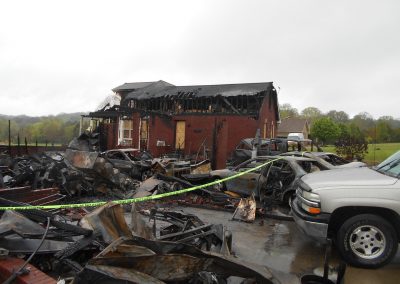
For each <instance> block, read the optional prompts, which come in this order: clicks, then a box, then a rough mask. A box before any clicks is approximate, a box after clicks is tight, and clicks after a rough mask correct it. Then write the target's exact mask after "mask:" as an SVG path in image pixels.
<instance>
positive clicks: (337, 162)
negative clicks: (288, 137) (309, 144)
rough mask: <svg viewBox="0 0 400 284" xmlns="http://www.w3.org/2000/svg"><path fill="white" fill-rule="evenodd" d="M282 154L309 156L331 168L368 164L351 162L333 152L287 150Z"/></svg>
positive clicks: (357, 166) (364, 165)
mask: <svg viewBox="0 0 400 284" xmlns="http://www.w3.org/2000/svg"><path fill="white" fill-rule="evenodd" d="M280 156H295V157H307V158H310V159H315V160H318V161H319V162H320V163H322V164H325V165H326V166H327V167H329V168H330V169H332V170H333V169H341V168H359V167H366V166H367V164H365V163H363V162H358V161H353V162H349V161H347V160H345V159H343V158H342V157H339V156H338V155H336V154H333V153H327V152H299V151H294V152H287V153H282V154H280Z"/></svg>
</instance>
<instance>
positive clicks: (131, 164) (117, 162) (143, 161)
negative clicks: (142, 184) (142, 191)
mask: <svg viewBox="0 0 400 284" xmlns="http://www.w3.org/2000/svg"><path fill="white" fill-rule="evenodd" d="M102 156H103V157H104V158H106V159H107V160H108V161H109V162H110V163H112V164H113V166H114V167H115V168H117V169H119V170H120V171H121V172H123V173H126V174H128V175H129V176H130V177H132V178H134V179H138V180H142V181H143V180H146V179H147V178H149V177H150V176H151V175H152V172H151V160H152V156H151V155H150V154H149V153H148V152H144V151H141V150H138V149H133V148H127V149H113V150H108V151H105V152H103V153H102Z"/></svg>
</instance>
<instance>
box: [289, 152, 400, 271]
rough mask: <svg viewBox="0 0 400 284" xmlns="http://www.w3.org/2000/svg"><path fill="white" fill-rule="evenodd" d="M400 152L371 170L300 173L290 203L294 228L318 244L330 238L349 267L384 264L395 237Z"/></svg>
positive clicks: (399, 226) (399, 229)
mask: <svg viewBox="0 0 400 284" xmlns="http://www.w3.org/2000/svg"><path fill="white" fill-rule="evenodd" d="M399 178H400V151H399V152H397V153H395V154H393V155H392V156H390V157H389V158H387V159H386V160H385V161H383V162H382V163H381V164H379V165H378V166H376V167H374V168H372V169H370V168H367V167H363V168H351V169H340V170H339V169H338V170H334V171H323V172H316V173H312V174H308V175H305V176H303V177H302V178H301V179H300V181H299V184H298V187H297V191H296V198H295V199H294V200H293V201H292V204H291V206H292V214H293V217H294V220H295V222H296V224H297V225H298V227H299V228H300V229H301V230H302V231H303V232H304V233H305V234H307V235H309V236H310V237H312V238H314V239H317V240H319V241H321V242H324V241H326V239H327V238H331V239H333V241H334V243H335V245H336V247H337V248H338V250H339V252H340V254H341V256H342V257H343V258H344V259H345V260H346V261H347V262H348V263H349V264H351V265H354V266H359V267H366V268H376V267H380V266H383V265H385V264H386V263H388V262H389V261H390V260H391V259H392V258H393V256H394V255H395V254H396V252H397V248H398V243H399V240H400V181H399Z"/></svg>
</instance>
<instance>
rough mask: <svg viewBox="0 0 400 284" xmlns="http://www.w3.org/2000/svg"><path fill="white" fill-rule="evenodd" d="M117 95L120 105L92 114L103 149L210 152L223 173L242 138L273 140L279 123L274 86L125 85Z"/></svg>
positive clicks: (155, 152) (159, 82) (154, 151)
mask: <svg viewBox="0 0 400 284" xmlns="http://www.w3.org/2000/svg"><path fill="white" fill-rule="evenodd" d="M113 92H114V93H115V95H117V96H119V97H120V99H121V101H120V104H119V105H114V106H112V107H108V108H107V107H103V108H102V109H100V110H98V111H96V112H92V113H90V114H89V117H91V118H92V119H95V120H96V121H97V122H98V124H97V125H98V126H99V128H100V133H101V147H102V148H103V150H105V149H111V148H138V149H145V150H148V151H150V152H151V153H152V154H153V156H160V155H163V154H166V153H172V152H176V151H178V152H180V153H182V154H184V155H185V156H192V157H194V156H199V155H204V153H206V154H207V155H208V157H209V158H210V159H211V160H212V162H213V166H214V168H223V167H225V162H226V160H227V159H228V158H229V156H230V154H231V152H232V151H233V150H234V149H235V147H236V145H238V143H239V142H240V140H241V139H243V138H246V137H254V136H255V134H256V131H257V129H260V133H261V137H265V138H268V137H275V134H276V126H277V121H279V111H278V100H277V93H276V90H275V88H274V86H273V84H272V82H267V83H248V84H226V85H198V86H174V85H172V84H169V83H167V82H164V81H156V82H141V83H125V84H123V85H121V86H118V87H116V88H114V89H113Z"/></svg>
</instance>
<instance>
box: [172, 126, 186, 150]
mask: <svg viewBox="0 0 400 284" xmlns="http://www.w3.org/2000/svg"><path fill="white" fill-rule="evenodd" d="M185 130H186V122H185V121H184V120H179V121H177V122H176V128H175V149H176V150H183V149H185Z"/></svg>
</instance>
